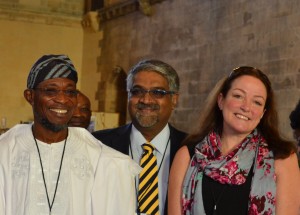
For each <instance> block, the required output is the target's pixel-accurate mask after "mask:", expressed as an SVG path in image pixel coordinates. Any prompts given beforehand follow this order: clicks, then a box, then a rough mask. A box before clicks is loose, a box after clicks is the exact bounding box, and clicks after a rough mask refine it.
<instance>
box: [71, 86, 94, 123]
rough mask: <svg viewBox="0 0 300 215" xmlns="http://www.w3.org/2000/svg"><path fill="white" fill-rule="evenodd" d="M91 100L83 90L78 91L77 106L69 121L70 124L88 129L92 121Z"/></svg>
mask: <svg viewBox="0 0 300 215" xmlns="http://www.w3.org/2000/svg"><path fill="white" fill-rule="evenodd" d="M91 114H92V111H91V102H90V99H89V98H88V97H87V96H86V95H84V94H83V93H82V92H80V91H78V93H77V106H76V108H75V110H74V112H73V116H72V118H71V120H70V121H69V126H72V127H81V128H85V129H88V127H89V125H90V122H91Z"/></svg>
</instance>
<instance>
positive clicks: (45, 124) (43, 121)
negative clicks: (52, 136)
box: [40, 118, 68, 132]
mask: <svg viewBox="0 0 300 215" xmlns="http://www.w3.org/2000/svg"><path fill="white" fill-rule="evenodd" d="M40 123H41V125H42V126H43V127H44V128H46V129H49V130H51V131H53V132H59V131H62V130H64V129H66V128H67V127H68V125H67V124H65V125H55V124H53V123H51V122H50V121H49V120H48V119H46V118H42V119H40Z"/></svg>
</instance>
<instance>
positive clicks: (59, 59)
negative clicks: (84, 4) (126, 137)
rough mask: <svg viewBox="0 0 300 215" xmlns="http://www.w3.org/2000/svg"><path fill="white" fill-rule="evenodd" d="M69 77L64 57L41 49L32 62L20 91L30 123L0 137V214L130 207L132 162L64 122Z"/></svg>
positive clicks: (72, 88) (72, 95)
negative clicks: (30, 112) (29, 109)
mask: <svg viewBox="0 0 300 215" xmlns="http://www.w3.org/2000/svg"><path fill="white" fill-rule="evenodd" d="M76 83H77V72H76V70H75V68H74V66H73V63H72V62H71V60H70V59H69V58H68V57H67V56H65V55H45V56H42V57H41V58H40V59H39V60H38V61H37V62H36V63H35V64H34V65H33V67H32V69H31V71H30V73H29V76H28V80H27V89H26V90H25V91H24V97H25V99H26V100H27V101H28V102H29V104H30V105H31V106H32V109H33V115H34V123H33V124H32V125H28V124H27V125H24V124H23V125H16V126H15V127H13V128H11V129H10V130H9V131H8V132H6V133H5V134H3V135H1V138H0V214H1V215H17V214H20V215H21V214H22V215H26V214H60V215H62V214H64V215H71V214H72V215H83V214H84V215H100V214H103V215H107V214H109V215H119V214H133V213H134V207H135V205H134V202H135V191H134V176H135V175H136V174H138V172H139V167H138V165H137V164H136V163H135V162H133V161H132V160H131V159H130V158H129V157H128V156H125V155H123V154H121V153H119V152H117V151H115V150H113V149H111V148H109V147H107V146H105V145H103V144H102V143H101V142H100V141H98V140H96V139H95V138H94V137H93V136H92V135H91V134H90V133H89V132H88V131H87V130H86V129H83V128H77V127H69V128H68V122H69V120H70V119H71V117H72V114H73V110H74V108H75V106H76V103H77V90H76ZM120 180H122V183H121V182H120ZM124 185H126V186H124Z"/></svg>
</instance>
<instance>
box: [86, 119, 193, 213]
mask: <svg viewBox="0 0 300 215" xmlns="http://www.w3.org/2000/svg"><path fill="white" fill-rule="evenodd" d="M131 126H132V124H127V125H124V126H121V127H118V128H113V129H106V130H100V131H95V132H93V133H92V134H93V135H94V136H95V137H96V138H97V139H98V140H100V141H101V142H102V143H104V144H105V145H108V146H110V147H112V148H114V149H116V150H118V151H120V152H122V153H124V154H126V155H129V145H130V132H131ZM169 127H170V139H171V142H170V167H171V164H172V162H173V159H174V156H175V154H176V152H177V150H178V149H179V148H180V146H181V143H182V141H183V139H184V138H185V137H186V135H187V134H186V133H184V132H182V131H179V130H177V129H176V128H174V127H173V126H171V125H170V124H169ZM167 200H168V197H167V199H166V205H165V211H164V212H165V213H164V214H165V215H167V209H168V207H167Z"/></svg>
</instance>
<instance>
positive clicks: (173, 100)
mask: <svg viewBox="0 0 300 215" xmlns="http://www.w3.org/2000/svg"><path fill="white" fill-rule="evenodd" d="M178 97H179V95H178V94H173V95H172V109H175V107H176V106H177V103H178Z"/></svg>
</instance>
